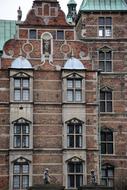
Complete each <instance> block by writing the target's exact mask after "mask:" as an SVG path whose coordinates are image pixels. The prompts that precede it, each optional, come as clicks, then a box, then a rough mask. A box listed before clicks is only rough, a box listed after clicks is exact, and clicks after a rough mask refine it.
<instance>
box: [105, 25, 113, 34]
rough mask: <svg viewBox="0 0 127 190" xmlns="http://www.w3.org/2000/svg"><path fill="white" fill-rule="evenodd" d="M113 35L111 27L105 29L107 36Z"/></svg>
mask: <svg viewBox="0 0 127 190" xmlns="http://www.w3.org/2000/svg"><path fill="white" fill-rule="evenodd" d="M111 35H112V29H111V27H106V29H105V36H111Z"/></svg>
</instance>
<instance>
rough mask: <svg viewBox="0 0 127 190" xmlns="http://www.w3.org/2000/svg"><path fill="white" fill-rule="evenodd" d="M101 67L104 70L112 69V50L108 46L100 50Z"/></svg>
mask: <svg viewBox="0 0 127 190" xmlns="http://www.w3.org/2000/svg"><path fill="white" fill-rule="evenodd" d="M99 67H100V69H101V70H102V72H111V71H112V52H111V50H109V49H108V48H105V49H103V50H101V51H99Z"/></svg>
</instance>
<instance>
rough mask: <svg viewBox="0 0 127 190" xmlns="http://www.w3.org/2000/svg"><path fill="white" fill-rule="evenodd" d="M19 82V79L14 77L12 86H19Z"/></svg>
mask: <svg viewBox="0 0 127 190" xmlns="http://www.w3.org/2000/svg"><path fill="white" fill-rule="evenodd" d="M20 86H21V84H20V79H14V87H15V88H20Z"/></svg>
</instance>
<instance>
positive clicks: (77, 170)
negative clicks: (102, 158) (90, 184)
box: [76, 163, 83, 173]
mask: <svg viewBox="0 0 127 190" xmlns="http://www.w3.org/2000/svg"><path fill="white" fill-rule="evenodd" d="M82 172H83V165H82V163H77V164H76V173H82Z"/></svg>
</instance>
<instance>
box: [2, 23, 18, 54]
mask: <svg viewBox="0 0 127 190" xmlns="http://www.w3.org/2000/svg"><path fill="white" fill-rule="evenodd" d="M15 33H16V21H13V20H0V50H2V49H3V46H4V43H5V42H6V41H7V40H9V39H11V38H14V35H15Z"/></svg>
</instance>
